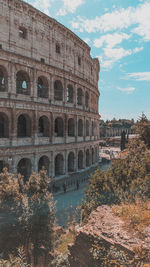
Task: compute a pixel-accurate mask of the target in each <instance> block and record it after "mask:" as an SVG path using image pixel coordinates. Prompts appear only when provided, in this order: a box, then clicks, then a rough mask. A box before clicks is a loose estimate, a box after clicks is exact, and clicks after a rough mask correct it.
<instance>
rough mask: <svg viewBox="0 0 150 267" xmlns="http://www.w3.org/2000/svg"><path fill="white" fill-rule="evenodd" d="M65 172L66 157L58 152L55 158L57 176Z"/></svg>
mask: <svg viewBox="0 0 150 267" xmlns="http://www.w3.org/2000/svg"><path fill="white" fill-rule="evenodd" d="M63 174H64V158H63V156H62V155H61V154H58V155H57V156H56V158H55V176H59V175H63Z"/></svg>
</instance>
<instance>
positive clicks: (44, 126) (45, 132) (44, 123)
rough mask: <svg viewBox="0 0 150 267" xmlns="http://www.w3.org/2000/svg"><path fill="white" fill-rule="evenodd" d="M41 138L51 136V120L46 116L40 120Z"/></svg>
mask: <svg viewBox="0 0 150 267" xmlns="http://www.w3.org/2000/svg"><path fill="white" fill-rule="evenodd" d="M38 135H39V137H48V136H49V120H48V118H47V117H46V116H42V117H40V118H39V133H38Z"/></svg>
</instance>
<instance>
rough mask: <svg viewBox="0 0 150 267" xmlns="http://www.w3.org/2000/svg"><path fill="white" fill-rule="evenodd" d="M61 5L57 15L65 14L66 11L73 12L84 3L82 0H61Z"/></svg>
mask: <svg viewBox="0 0 150 267" xmlns="http://www.w3.org/2000/svg"><path fill="white" fill-rule="evenodd" d="M62 2H63V7H62V8H60V9H59V10H58V13H57V15H59V16H65V15H66V14H67V13H68V12H70V13H74V12H75V11H76V9H77V8H78V7H79V6H80V5H82V4H83V3H84V0H75V1H74V0H62Z"/></svg>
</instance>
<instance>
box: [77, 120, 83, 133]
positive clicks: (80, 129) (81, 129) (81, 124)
mask: <svg viewBox="0 0 150 267" xmlns="http://www.w3.org/2000/svg"><path fill="white" fill-rule="evenodd" d="M78 136H83V121H82V120H81V119H79V120H78Z"/></svg>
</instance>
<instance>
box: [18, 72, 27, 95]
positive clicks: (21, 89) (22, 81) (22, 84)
mask: <svg viewBox="0 0 150 267" xmlns="http://www.w3.org/2000/svg"><path fill="white" fill-rule="evenodd" d="M16 86H17V94H23V95H29V94H30V79H29V76H28V74H27V73H26V72H24V71H19V72H18V73H17V79H16Z"/></svg>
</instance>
